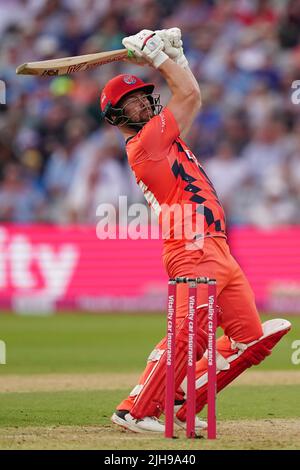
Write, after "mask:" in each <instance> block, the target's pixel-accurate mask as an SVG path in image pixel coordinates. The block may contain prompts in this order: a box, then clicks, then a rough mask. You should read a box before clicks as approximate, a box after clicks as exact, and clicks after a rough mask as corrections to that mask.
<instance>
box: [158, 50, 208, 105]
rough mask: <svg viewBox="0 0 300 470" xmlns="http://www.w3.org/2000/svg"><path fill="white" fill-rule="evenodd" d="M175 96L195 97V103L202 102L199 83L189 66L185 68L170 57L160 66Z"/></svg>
mask: <svg viewBox="0 0 300 470" xmlns="http://www.w3.org/2000/svg"><path fill="white" fill-rule="evenodd" d="M159 71H160V73H161V74H162V76H163V77H164V79H165V80H166V82H167V84H168V86H169V88H170V90H171V93H172V95H173V96H178V97H182V99H184V98H187V97H189V98H193V99H194V100H195V104H197V105H200V104H201V93H200V88H199V85H198V83H197V81H196V79H195V77H194V75H193V73H192V71H191V70H190V68H189V67H186V68H183V67H181V66H180V65H178V64H176V63H175V62H174V61H173V60H171V59H168V60H166V61H165V62H163V64H162V65H161V66H160V67H159Z"/></svg>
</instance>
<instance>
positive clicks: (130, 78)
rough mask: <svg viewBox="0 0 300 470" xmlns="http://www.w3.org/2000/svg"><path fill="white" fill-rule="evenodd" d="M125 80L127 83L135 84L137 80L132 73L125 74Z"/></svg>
mask: <svg viewBox="0 0 300 470" xmlns="http://www.w3.org/2000/svg"><path fill="white" fill-rule="evenodd" d="M123 81H124V82H125V83H127V85H133V84H134V83H135V82H136V78H135V77H133V76H132V75H125V77H124V78H123Z"/></svg>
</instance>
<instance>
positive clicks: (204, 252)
mask: <svg viewBox="0 0 300 470" xmlns="http://www.w3.org/2000/svg"><path fill="white" fill-rule="evenodd" d="M180 258H181V257H178V258H177V259H175V261H174V258H173V261H172V262H170V263H169V264H167V271H168V275H169V277H171V278H173V277H179V276H187V277H200V276H207V277H211V278H215V279H216V280H217V304H218V305H219V307H221V313H220V315H219V318H218V325H219V326H220V327H221V328H222V329H223V331H224V335H223V336H222V337H221V338H219V339H218V340H217V350H218V352H219V353H220V354H222V355H223V356H224V357H228V356H230V355H231V354H232V348H231V341H230V338H231V339H232V340H234V341H236V342H239V343H249V342H251V341H254V340H256V339H258V338H259V337H261V336H262V334H263V332H262V327H261V322H260V318H259V314H258V312H257V309H256V306H255V299H254V294H253V291H252V289H251V287H250V285H249V282H248V280H247V279H246V277H245V275H244V273H243V272H242V270H241V268H240V266H239V265H238V263H237V262H236V260H235V259H234V258H233V256H232V255H231V254H230V250H229V247H228V244H227V242H226V239H225V238H221V237H219V238H206V239H205V240H204V245H203V249H201V250H197V251H190V252H189V253H188V256H187V257H186V258H184V257H182V258H181V259H180ZM197 292H198V302H197V303H198V305H202V304H207V286H206V285H199V286H198V291H197ZM187 300H188V286H187V285H186V284H180V285H178V290H177V308H176V318H177V319H178V321H180V320H181V319H182V318H183V317H185V316H186V315H187V313H188V302H187ZM200 311H201V310H200ZM203 311H204V310H203ZM206 321H207V318H206V316H204V317H203V318H202V319H201V327H202V328H203V329H204V330H206V329H207V328H206ZM161 344H162V341H161V342H160V343H159V344H158V345H157V346H156V348H157V349H159V347H160V345H161ZM206 365H207V361H206V359H205V358H202V359H200V360H199V361H198V362H197V365H196V378H197V379H198V378H199V377H200V376H201V375H202V374H203V373H204V372H206ZM152 367H153V366H152V364H151V363H149V364H147V366H146V369H145V370H144V372H143V374H142V376H141V378H140V381H139V383H140V384H143V383H144V382H145V380H146V378H147V376H148V375H149V373H150V372H151V370H152ZM133 400H134V398H133V397H127V398H126V399H125V400H124V401H122V402H121V403H120V405H119V406H118V409H128V410H130V409H131V406H132V404H133Z"/></svg>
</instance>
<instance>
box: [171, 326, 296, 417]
mask: <svg viewBox="0 0 300 470" xmlns="http://www.w3.org/2000/svg"><path fill="white" fill-rule="evenodd" d="M262 328H263V333H264V334H263V336H262V337H261V338H259V339H258V340H256V341H252V342H251V343H249V344H243V343H242V344H240V343H234V342H233V344H235V347H236V351H235V352H234V354H232V356H229V357H227V358H226V360H227V362H228V364H229V365H230V367H229V368H228V369H223V370H217V392H219V391H221V390H222V389H223V388H224V387H226V385H228V384H229V383H231V382H232V381H233V380H234V379H235V378H236V377H238V376H239V375H240V374H241V373H242V372H244V370H246V369H247V368H249V367H251V366H253V365H258V364H260V363H261V362H262V361H263V360H264V359H265V358H266V357H267V356H269V355H270V354H271V352H272V349H273V348H274V346H275V345H276V344H277V343H278V341H279V340H280V339H281V338H282V337H283V336H284V335H285V334H286V333H288V331H289V330H290V329H291V324H290V322H289V321H287V320H283V319H274V320H268V321H266V322H265V323H263V324H262ZM196 388H197V391H196V412H197V413H199V412H200V411H201V410H202V408H203V407H204V406H205V404H206V402H207V373H205V374H203V375H202V376H201V377H200V378H199V379H198V380H196ZM177 417H178V418H179V419H181V420H182V421H185V419H186V404H184V405H182V407H181V408H180V410H179V411H178V413H177Z"/></svg>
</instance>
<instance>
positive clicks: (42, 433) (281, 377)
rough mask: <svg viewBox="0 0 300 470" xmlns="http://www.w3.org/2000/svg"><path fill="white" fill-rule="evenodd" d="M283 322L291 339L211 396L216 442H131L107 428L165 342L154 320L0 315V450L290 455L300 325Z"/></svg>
mask: <svg viewBox="0 0 300 470" xmlns="http://www.w3.org/2000/svg"><path fill="white" fill-rule="evenodd" d="M268 318H270V317H268ZM285 318H287V319H289V320H290V321H291V323H292V331H291V332H290V333H289V334H288V335H286V336H285V337H284V338H283V339H282V340H281V341H280V343H279V344H278V345H277V347H276V348H275V349H274V351H273V353H272V355H271V356H270V357H269V358H267V359H266V361H265V362H264V363H263V364H261V365H260V366H258V367H253V368H252V369H251V370H248V371H246V372H245V373H244V374H243V375H242V376H241V377H240V378H239V379H238V380H236V381H235V382H234V383H233V384H231V385H230V386H229V387H228V388H227V389H226V390H224V391H223V392H221V393H220V395H219V396H218V401H217V423H218V439H217V440H216V441H207V440H206V439H196V440H186V438H185V436H184V433H178V439H175V440H167V439H162V438H161V436H159V437H157V436H153V435H149V434H132V433H129V432H125V431H122V430H119V429H118V428H117V427H115V426H114V425H112V424H111V422H110V416H111V414H112V413H113V410H114V407H115V405H116V404H117V403H118V402H119V401H120V400H121V398H122V397H124V396H125V395H126V394H127V393H128V391H129V390H130V389H131V388H132V387H133V386H134V385H135V384H136V380H137V378H138V375H139V372H140V371H141V370H142V369H143V367H144V364H145V359H146V358H147V356H148V354H149V352H150V351H151V350H152V349H153V347H154V345H155V344H156V343H157V342H158V341H159V340H160V339H161V337H162V336H163V335H164V334H165V327H166V325H165V317H164V316H163V315H159V314H157V315H129V314H114V315H90V314H80V315H79V314H77V315H73V314H72V315H71V314H64V315H55V316H50V317H33V316H22V317H19V316H15V315H10V314H7V315H6V314H3V315H2V314H1V315H0V340H3V341H5V343H6V348H7V364H6V365H1V366H0V400H1V412H0V448H1V449H112V450H115V449H130V450H131V449H149V450H154V449H165V450H169V449H176V450H177V449H183V450H186V449H193V450H194V449H299V448H300V407H299V390H300V364H293V363H292V354H293V353H294V351H295V350H294V349H293V343H294V341H295V340H300V318H297V317H292V318H289V317H286V316H285ZM297 357H298V358H299V357H300V354H298V356H297ZM294 362H295V361H294ZM202 416H205V413H204V414H202Z"/></svg>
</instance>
